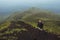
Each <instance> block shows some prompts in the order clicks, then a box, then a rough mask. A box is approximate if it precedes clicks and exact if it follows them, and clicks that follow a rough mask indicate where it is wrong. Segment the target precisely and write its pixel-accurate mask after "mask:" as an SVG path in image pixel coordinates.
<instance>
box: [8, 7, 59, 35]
mask: <svg viewBox="0 0 60 40" xmlns="http://www.w3.org/2000/svg"><path fill="white" fill-rule="evenodd" d="M38 19H41V20H42V21H43V22H44V29H45V30H47V31H48V32H53V33H58V34H60V31H59V30H60V14H59V15H58V14H54V13H53V12H50V11H47V10H42V9H39V8H34V7H32V8H29V9H27V10H25V11H22V12H15V13H14V14H13V15H11V16H10V17H9V18H8V20H9V21H12V20H13V21H17V20H18V21H24V22H27V23H29V24H31V25H33V26H34V27H37V22H38Z"/></svg>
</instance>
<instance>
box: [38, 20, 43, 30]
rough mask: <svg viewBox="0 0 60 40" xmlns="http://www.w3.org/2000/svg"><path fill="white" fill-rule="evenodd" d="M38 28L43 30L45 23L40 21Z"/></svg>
mask: <svg viewBox="0 0 60 40" xmlns="http://www.w3.org/2000/svg"><path fill="white" fill-rule="evenodd" d="M37 26H38V27H39V29H43V22H42V21H41V20H39V21H38V24H37Z"/></svg>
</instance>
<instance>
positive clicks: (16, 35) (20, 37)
mask: <svg viewBox="0 0 60 40" xmlns="http://www.w3.org/2000/svg"><path fill="white" fill-rule="evenodd" d="M16 24H19V25H20V26H17V25H16ZM16 28H25V29H27V31H23V30H21V31H20V32H17V31H14V32H13V33H10V34H4V35H2V36H0V37H2V38H0V40H60V38H58V36H57V35H55V34H52V33H48V32H46V31H44V30H42V31H41V30H39V29H37V28H34V27H33V26H31V25H30V24H27V23H25V22H23V21H17V22H14V21H12V22H11V24H10V26H9V27H8V28H7V29H6V30H8V29H9V30H8V31H10V30H12V29H16ZM6 30H5V31H6ZM3 37H6V38H5V39H4V38H3Z"/></svg>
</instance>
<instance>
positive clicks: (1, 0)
mask: <svg viewBox="0 0 60 40" xmlns="http://www.w3.org/2000/svg"><path fill="white" fill-rule="evenodd" d="M28 6H31V7H33V6H37V7H40V6H41V7H42V8H48V9H49V8H51V9H52V8H54V10H55V9H58V10H59V9H60V0H0V12H7V11H10V10H11V9H12V8H17V7H20V8H21V7H23V8H24V7H28ZM18 9H19V8H18Z"/></svg>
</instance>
